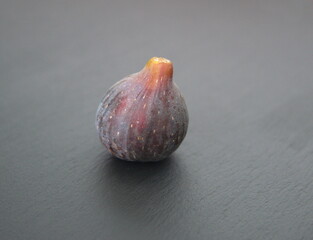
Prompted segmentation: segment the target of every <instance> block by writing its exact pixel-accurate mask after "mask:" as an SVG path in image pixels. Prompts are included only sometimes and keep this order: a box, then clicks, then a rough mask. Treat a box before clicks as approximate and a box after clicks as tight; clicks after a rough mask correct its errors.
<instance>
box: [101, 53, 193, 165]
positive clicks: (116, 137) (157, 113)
mask: <svg viewBox="0 0 313 240" xmlns="http://www.w3.org/2000/svg"><path fill="white" fill-rule="evenodd" d="M172 79H173V64H172V62H171V61H170V60H168V59H165V58H161V57H153V58H151V59H150V60H149V61H148V62H147V63H146V65H145V67H144V68H143V69H142V70H141V71H140V72H138V73H134V74H132V75H129V76H127V77H125V78H124V79H122V80H120V81H119V82H117V83H116V84H114V85H113V86H112V87H111V88H110V89H109V90H108V92H107V94H106V95H105V96H104V98H103V99H102V101H101V103H100V105H99V107H98V110H97V114H96V127H97V130H98V133H99V137H100V140H101V142H102V143H103V145H104V146H105V147H106V148H107V149H108V150H109V151H110V152H111V154H112V155H113V156H115V157H117V158H119V159H123V160H128V161H141V162H151V161H159V160H162V159H165V158H167V157H168V156H169V155H170V154H172V153H173V152H174V151H175V150H176V149H177V148H178V147H179V145H180V144H181V143H182V141H183V139H184V138H185V136H186V133H187V128H188V121H189V118H188V111H187V107H186V103H185V100H184V98H183V96H182V94H181V92H180V90H179V89H178V87H177V85H176V84H175V83H174V82H173V80H172Z"/></svg>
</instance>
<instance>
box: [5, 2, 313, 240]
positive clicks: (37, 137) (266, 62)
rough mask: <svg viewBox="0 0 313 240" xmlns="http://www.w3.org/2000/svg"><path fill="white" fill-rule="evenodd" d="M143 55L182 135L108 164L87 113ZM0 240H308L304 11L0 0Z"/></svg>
mask: <svg viewBox="0 0 313 240" xmlns="http://www.w3.org/2000/svg"><path fill="white" fill-rule="evenodd" d="M152 56H163V57H166V58H169V59H171V60H172V61H173V63H174V67H175V75H174V80H175V81H176V83H177V84H178V85H179V86H180V88H181V91H182V92H183V94H184V96H185V99H186V102H187V105H188V108H189V114H190V126H189V131H188V134H187V137H186V139H185V141H184V142H183V144H182V145H181V147H180V148H179V149H178V150H177V152H176V153H175V154H174V155H173V156H172V157H171V159H169V160H167V161H163V162H160V163H157V164H133V163H127V162H122V161H119V160H116V159H112V158H111V157H110V155H109V154H108V152H107V151H106V150H105V149H104V147H103V146H102V145H101V144H100V142H99V140H98V137H97V134H96V130H95V126H94V120H95V112H96V109H97V106H98V104H99V102H100V99H101V98H102V96H103V95H104V93H105V92H106V90H107V89H108V88H109V87H110V86H111V85H112V84H113V83H115V82H116V81H118V80H119V79H121V78H123V77H124V76H126V75H128V74H130V73H134V72H137V71H139V70H140V69H141V68H142V67H143V66H144V64H145V62H146V61H147V60H148V59H149V58H150V57H152ZM0 238H1V239H2V240H15V239H23V240H25V239H31V240H37V239H38V240H39V239H40V240H42V239H53V240H55V239H75V240H77V239H88V240H89V239H90V240H93V239H105V240H115V239H116V240H119V239H136V240H146V239H149V240H157V239H171V240H172V239H175V240H176V239H177V240H178V239H179V240H181V239H188V240H189V239H196V240H200V239H201V240H202V239H223V240H225V239H232V240H234V239H235V240H237V239H238V240H245V239H253V240H258V239H275V240H280V239H281V240H289V239H290V240H295V239H299V240H300V239H302V240H311V239H313V2H312V1H311V0H293V1H291V0H263V1H261V0H260V1H257V0H253V1H248V0H216V1H201V0H193V1H179V0H156V1H143V0H141V1H140V0H130V1H121V0H111V1H100V0H89V1H83V0H75V1H74V0H64V1H61V0H3V1H1V2H0Z"/></svg>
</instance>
